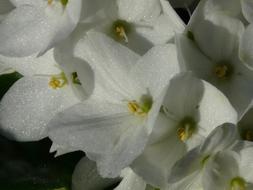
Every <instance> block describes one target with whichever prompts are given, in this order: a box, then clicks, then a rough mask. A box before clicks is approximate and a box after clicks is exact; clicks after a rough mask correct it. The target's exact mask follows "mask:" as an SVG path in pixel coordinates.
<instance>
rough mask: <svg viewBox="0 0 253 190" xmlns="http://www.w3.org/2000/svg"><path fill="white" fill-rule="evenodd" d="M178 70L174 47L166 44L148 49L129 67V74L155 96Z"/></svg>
mask: <svg viewBox="0 0 253 190" xmlns="http://www.w3.org/2000/svg"><path fill="white" fill-rule="evenodd" d="M179 72H180V69H179V64H178V60H177V52H176V47H175V46H174V45H172V44H168V45H164V46H156V47H154V48H152V49H151V50H150V51H148V52H147V53H146V54H145V55H144V56H143V57H142V58H141V59H140V60H139V61H138V62H137V64H136V65H135V66H133V67H132V68H131V71H130V76H132V78H133V80H134V81H135V82H136V83H139V86H142V87H143V88H145V89H147V90H148V92H150V94H151V95H152V97H153V98H156V97H157V96H159V95H160V94H161V92H162V91H163V90H164V88H165V87H166V86H167V85H168V84H169V81H170V79H171V78H172V77H173V76H174V75H176V74H177V73H179ZM158 84H159V85H158Z"/></svg>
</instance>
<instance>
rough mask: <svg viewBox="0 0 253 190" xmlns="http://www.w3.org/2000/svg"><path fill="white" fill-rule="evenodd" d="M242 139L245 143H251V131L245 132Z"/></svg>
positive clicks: (252, 134) (252, 132) (252, 137)
mask: <svg viewBox="0 0 253 190" xmlns="http://www.w3.org/2000/svg"><path fill="white" fill-rule="evenodd" d="M243 139H244V140H247V141H253V131H252V130H246V131H245V132H244V135H243Z"/></svg>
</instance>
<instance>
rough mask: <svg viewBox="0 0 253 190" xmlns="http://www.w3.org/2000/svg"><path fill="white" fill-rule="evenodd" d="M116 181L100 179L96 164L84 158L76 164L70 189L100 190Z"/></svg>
mask: <svg viewBox="0 0 253 190" xmlns="http://www.w3.org/2000/svg"><path fill="white" fill-rule="evenodd" d="M117 181H118V180H117V179H109V178H102V177H101V176H100V175H99V173H98V171H97V166H96V163H95V162H93V161H91V160H89V159H88V158H87V157H84V158H82V159H81V160H80V161H79V162H78V163H77V165H76V167H75V170H74V172H73V175H72V189H73V190H99V189H101V190H102V189H105V188H108V187H110V186H111V185H113V184H114V183H116V182H117Z"/></svg>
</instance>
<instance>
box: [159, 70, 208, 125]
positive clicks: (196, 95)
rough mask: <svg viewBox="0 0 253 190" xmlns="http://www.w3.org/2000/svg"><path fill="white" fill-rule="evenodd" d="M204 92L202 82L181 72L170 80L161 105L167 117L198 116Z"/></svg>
mask: <svg viewBox="0 0 253 190" xmlns="http://www.w3.org/2000/svg"><path fill="white" fill-rule="evenodd" d="M203 93H204V85H203V82H202V81H201V80H199V79H197V78H196V77H194V76H193V75H192V73H183V74H180V75H178V76H176V77H174V78H173V79H172V80H171V83H170V85H169V88H168V90H167V94H166V96H165V99H164V102H163V105H164V106H165V108H166V110H165V111H166V114H167V115H168V117H171V118H173V119H176V121H180V120H181V119H183V118H184V117H186V116H191V117H193V118H198V109H196V107H197V106H198V105H199V103H200V101H201V99H202V96H203Z"/></svg>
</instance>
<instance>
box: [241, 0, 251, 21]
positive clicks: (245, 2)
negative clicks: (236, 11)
mask: <svg viewBox="0 0 253 190" xmlns="http://www.w3.org/2000/svg"><path fill="white" fill-rule="evenodd" d="M241 5H242V13H243V16H244V17H245V18H246V19H247V21H248V22H250V23H253V2H252V1H251V0H241Z"/></svg>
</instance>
